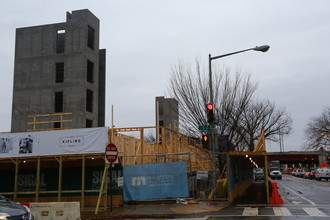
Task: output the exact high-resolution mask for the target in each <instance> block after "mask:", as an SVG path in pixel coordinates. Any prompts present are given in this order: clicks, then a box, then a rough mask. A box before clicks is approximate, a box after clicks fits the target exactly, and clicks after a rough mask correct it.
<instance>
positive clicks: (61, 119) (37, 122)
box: [27, 112, 72, 131]
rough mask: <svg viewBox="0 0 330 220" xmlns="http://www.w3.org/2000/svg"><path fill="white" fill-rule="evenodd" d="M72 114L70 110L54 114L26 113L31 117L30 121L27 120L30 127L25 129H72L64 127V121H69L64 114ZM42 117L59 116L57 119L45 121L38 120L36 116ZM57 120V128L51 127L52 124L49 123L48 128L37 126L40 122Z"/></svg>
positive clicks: (47, 122)
mask: <svg viewBox="0 0 330 220" xmlns="http://www.w3.org/2000/svg"><path fill="white" fill-rule="evenodd" d="M69 115H72V113H71V112H68V113H56V114H39V115H28V116H27V117H29V118H33V121H32V122H28V123H27V124H28V125H32V129H28V130H27V131H50V130H62V129H72V127H65V126H64V123H66V122H71V121H72V120H71V119H64V117H65V116H69ZM42 117H48V118H49V117H56V118H57V117H59V119H57V120H46V121H38V118H42ZM55 122H58V123H60V127H59V128H53V127H52V125H50V126H49V127H50V128H37V125H40V124H52V123H55Z"/></svg>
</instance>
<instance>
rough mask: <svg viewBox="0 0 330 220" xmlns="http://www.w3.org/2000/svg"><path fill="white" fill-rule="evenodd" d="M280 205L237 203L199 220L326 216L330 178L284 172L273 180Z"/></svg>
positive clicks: (329, 208)
mask: <svg viewBox="0 0 330 220" xmlns="http://www.w3.org/2000/svg"><path fill="white" fill-rule="evenodd" d="M277 183H278V187H279V193H280V194H281V196H282V199H283V201H284V204H283V205H276V206H275V205H273V206H272V205H267V204H258V205H237V206H231V207H228V208H225V209H223V210H221V211H220V212H217V213H214V214H211V215H209V216H205V217H204V218H201V219H281V220H287V219H297V218H299V219H304V220H305V219H330V181H324V180H323V181H315V180H309V179H303V178H298V177H293V176H289V175H284V176H283V179H282V180H277Z"/></svg>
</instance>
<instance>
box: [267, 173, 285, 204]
mask: <svg viewBox="0 0 330 220" xmlns="http://www.w3.org/2000/svg"><path fill="white" fill-rule="evenodd" d="M268 183H269V195H270V198H269V204H283V199H282V197H281V195H280V194H279V193H278V190H277V189H278V187H277V182H276V181H274V180H272V179H270V178H268Z"/></svg>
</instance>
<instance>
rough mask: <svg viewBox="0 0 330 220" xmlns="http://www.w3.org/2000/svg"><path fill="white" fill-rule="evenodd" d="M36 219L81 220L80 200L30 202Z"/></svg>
mask: <svg viewBox="0 0 330 220" xmlns="http://www.w3.org/2000/svg"><path fill="white" fill-rule="evenodd" d="M30 209H31V213H32V215H33V216H34V219H35V220H54V219H56V220H79V219H80V204H79V202H43V203H32V202H31V203H30Z"/></svg>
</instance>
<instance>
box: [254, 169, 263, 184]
mask: <svg viewBox="0 0 330 220" xmlns="http://www.w3.org/2000/svg"><path fill="white" fill-rule="evenodd" d="M264 179H265V174H264V169H263V168H255V169H254V181H258V180H264Z"/></svg>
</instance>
